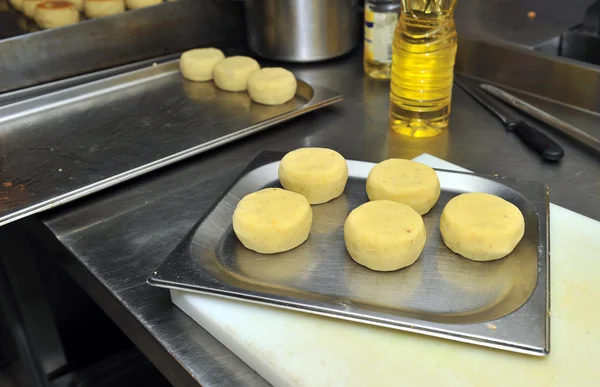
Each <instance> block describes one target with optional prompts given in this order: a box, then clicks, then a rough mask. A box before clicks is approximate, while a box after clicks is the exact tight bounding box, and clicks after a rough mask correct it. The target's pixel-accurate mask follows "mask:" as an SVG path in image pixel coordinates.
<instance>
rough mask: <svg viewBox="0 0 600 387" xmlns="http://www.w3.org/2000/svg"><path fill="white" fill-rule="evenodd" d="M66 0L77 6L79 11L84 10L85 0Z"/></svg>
mask: <svg viewBox="0 0 600 387" xmlns="http://www.w3.org/2000/svg"><path fill="white" fill-rule="evenodd" d="M66 1H68V2H69V3H71V4H73V5H74V6H75V8H77V10H78V11H81V10H83V3H84V0H66Z"/></svg>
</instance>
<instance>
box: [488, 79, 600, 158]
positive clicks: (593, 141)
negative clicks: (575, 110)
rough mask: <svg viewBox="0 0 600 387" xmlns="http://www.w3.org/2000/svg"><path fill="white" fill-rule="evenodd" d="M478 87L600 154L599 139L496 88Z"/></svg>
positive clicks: (489, 86)
mask: <svg viewBox="0 0 600 387" xmlns="http://www.w3.org/2000/svg"><path fill="white" fill-rule="evenodd" d="M479 87H481V88H482V89H483V90H485V91H487V92H488V93H490V94H491V95H493V96H494V97H496V98H498V99H500V100H502V101H504V102H506V103H508V104H509V105H511V106H512V107H514V108H516V109H518V110H520V111H522V112H524V113H527V114H529V115H530V116H532V117H534V118H537V119H538V120H540V121H542V122H545V123H546V124H548V125H550V126H552V127H553V128H556V129H558V130H560V131H561V132H562V133H564V134H566V135H568V136H569V137H571V138H574V139H575V140H577V141H579V142H581V143H582V144H584V145H587V146H589V147H590V148H592V149H594V150H595V151H596V152H598V153H600V138H597V137H594V136H592V135H590V134H588V133H586V132H584V131H583V130H581V129H579V128H578V127H576V126H573V125H571V124H569V123H568V122H565V121H563V120H561V119H559V118H557V117H555V116H553V115H552V114H549V113H546V112H545V111H543V110H542V109H539V108H537V107H535V106H533V105H531V104H529V103H527V102H525V101H523V100H522V99H519V98H517V97H515V96H514V95H512V94H509V93H507V92H506V91H504V90H501V89H499V88H497V87H494V86H492V85H486V84H481V85H480V86H479Z"/></svg>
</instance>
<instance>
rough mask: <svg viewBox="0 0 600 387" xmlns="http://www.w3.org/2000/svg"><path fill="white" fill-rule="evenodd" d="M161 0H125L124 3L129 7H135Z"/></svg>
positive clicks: (142, 6) (146, 5) (160, 0)
mask: <svg viewBox="0 0 600 387" xmlns="http://www.w3.org/2000/svg"><path fill="white" fill-rule="evenodd" d="M162 2H163V0H125V5H126V6H127V8H129V9H137V8H144V7H150V6H152V5H156V4H159V3H162Z"/></svg>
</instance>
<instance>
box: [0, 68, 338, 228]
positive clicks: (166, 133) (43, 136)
mask: <svg viewBox="0 0 600 387" xmlns="http://www.w3.org/2000/svg"><path fill="white" fill-rule="evenodd" d="M341 99H342V97H341V95H339V94H338V93H336V92H333V91H331V90H329V89H326V88H324V87H318V86H311V85H309V84H307V83H305V82H303V81H299V82H298V91H297V93H296V97H295V98H294V99H293V100H291V101H290V102H288V103H286V104H283V105H279V106H265V105H260V104H257V103H253V102H252V101H251V100H250V97H249V96H248V95H247V94H246V93H229V92H225V91H222V90H219V89H218V88H216V87H215V86H214V85H213V83H212V82H206V83H205V82H203V83H198V82H188V81H186V80H184V79H183V77H182V76H181V74H180V72H179V68H178V61H177V60H175V61H170V62H166V63H163V64H159V65H156V66H150V67H147V68H144V69H140V70H136V71H132V72H129V73H125V74H121V75H117V76H114V77H110V78H106V79H101V80H97V81H94V82H90V83H87V84H84V85H80V86H76V87H71V88H68V89H64V90H60V91H56V92H53V93H50V94H46V95H43V96H39V97H34V98H31V99H27V100H24V101H20V102H17V103H13V104H9V105H5V106H2V107H0V125H1V127H2V140H1V141H0V154H1V155H2V157H1V158H0V184H1V186H0V225H2V224H6V223H8V222H10V221H13V220H16V219H19V218H22V217H25V216H27V215H30V214H33V213H36V212H40V211H43V210H45V209H48V208H51V207H54V206H57V205H60V204H63V203H66V202H69V201H72V200H75V199H77V198H79V197H82V196H85V195H88V194H90V193H93V192H96V191H99V190H101V189H104V188H107V187H110V186H113V185H115V184H117V183H119V182H122V181H125V180H128V179H131V178H133V177H136V176H139V175H141V174H144V173H147V172H149V171H152V170H155V169H158V168H160V167H163V166H165V165H168V164H172V163H174V162H176V161H179V160H182V159H185V158H188V157H190V156H193V155H196V154H199V153H201V152H204V151H207V150H209V149H212V148H215V147H218V146H220V145H223V144H226V143H228V142H231V141H234V140H236V139H240V138H242V137H245V136H248V135H250V134H252V133H256V132H258V131H261V130H264V129H266V128H268V127H271V126H273V125H275V124H278V123H281V122H283V121H286V120H289V119H291V118H294V117H297V116H299V115H301V114H304V113H307V112H309V111H312V110H315V109H318V108H321V107H323V106H326V105H329V104H332V103H335V102H338V101H340V100H341Z"/></svg>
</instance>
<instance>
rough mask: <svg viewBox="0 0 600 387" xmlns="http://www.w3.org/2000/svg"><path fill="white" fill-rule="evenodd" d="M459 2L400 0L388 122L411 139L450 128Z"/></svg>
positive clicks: (449, 0)
mask: <svg viewBox="0 0 600 387" xmlns="http://www.w3.org/2000/svg"><path fill="white" fill-rule="evenodd" d="M455 4H456V0H402V3H401V5H402V12H401V14H400V18H399V19H398V24H397V26H396V31H395V35H394V42H393V48H392V75H391V85H390V126H391V128H392V129H393V130H394V131H396V132H397V133H400V134H403V135H408V136H412V137H431V136H436V135H438V134H440V133H442V132H443V131H445V130H446V129H447V128H448V121H449V116H450V101H451V98H452V82H453V78H454V77H453V71H454V61H455V57H456V47H457V36H456V28H455V26H454V19H453V13H454V7H455Z"/></svg>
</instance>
